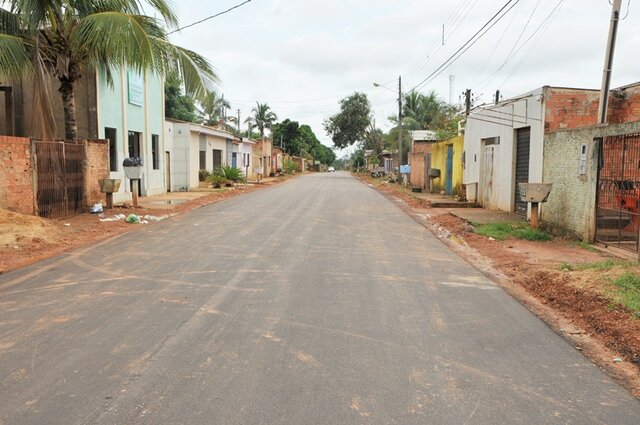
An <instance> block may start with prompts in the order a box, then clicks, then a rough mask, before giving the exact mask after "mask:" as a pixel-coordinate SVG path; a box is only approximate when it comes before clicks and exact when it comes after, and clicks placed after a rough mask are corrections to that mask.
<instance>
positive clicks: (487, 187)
mask: <svg viewBox="0 0 640 425" xmlns="http://www.w3.org/2000/svg"><path fill="white" fill-rule="evenodd" d="M493 154H494V146H493V145H491V146H485V147H484V165H483V172H482V206H483V207H485V208H489V207H491V197H492V196H493V156H494V155H493Z"/></svg>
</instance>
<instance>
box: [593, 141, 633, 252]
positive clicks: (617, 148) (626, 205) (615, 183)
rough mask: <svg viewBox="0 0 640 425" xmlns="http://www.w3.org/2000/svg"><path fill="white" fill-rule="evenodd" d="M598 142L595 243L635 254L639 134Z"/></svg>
mask: <svg viewBox="0 0 640 425" xmlns="http://www.w3.org/2000/svg"><path fill="white" fill-rule="evenodd" d="M598 142H599V146H600V149H599V151H600V152H599V154H600V155H599V166H598V191H597V195H596V196H597V198H596V240H598V241H600V242H603V243H606V244H608V245H615V246H617V247H619V248H623V249H626V250H629V251H634V252H637V251H638V231H639V229H640V208H639V207H640V167H639V164H640V134H628V135H621V136H613V137H606V138H605V139H604V140H602V139H600V140H598Z"/></svg>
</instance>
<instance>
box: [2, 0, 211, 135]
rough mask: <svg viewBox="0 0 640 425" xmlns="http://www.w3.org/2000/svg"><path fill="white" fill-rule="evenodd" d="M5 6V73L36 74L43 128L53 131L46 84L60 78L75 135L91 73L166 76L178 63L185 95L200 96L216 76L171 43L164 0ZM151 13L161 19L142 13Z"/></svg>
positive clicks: (171, 18) (21, 1)
mask: <svg viewBox="0 0 640 425" xmlns="http://www.w3.org/2000/svg"><path fill="white" fill-rule="evenodd" d="M3 4H4V5H8V7H7V8H6V9H1V10H0V73H1V74H3V75H4V76H6V77H9V78H16V79H17V78H21V77H24V76H33V77H35V82H36V92H37V94H38V99H37V102H36V105H37V106H38V108H40V111H39V112H40V115H41V116H42V117H43V119H42V120H43V123H45V124H48V125H46V126H45V133H48V134H53V133H54V130H53V128H52V127H53V120H51V119H50V118H51V117H52V116H53V114H52V112H51V111H52V109H51V104H50V99H49V97H48V96H47V91H46V90H44V87H45V86H46V85H47V83H48V80H49V78H51V77H54V78H56V79H57V80H58V81H59V83H60V87H59V89H58V92H59V93H60V96H61V97H62V103H63V107H64V121H65V137H66V138H67V139H71V140H75V139H77V132H78V130H77V124H76V105H75V88H76V83H77V81H78V80H79V79H80V78H81V77H82V75H83V74H84V73H85V72H87V71H96V70H102V71H103V72H105V73H106V75H107V80H108V81H109V82H112V72H113V71H114V70H115V69H118V68H121V67H123V66H128V67H130V68H132V69H134V70H137V71H139V72H145V71H150V72H153V73H157V74H159V75H165V74H166V73H167V72H168V71H169V70H170V69H177V70H178V71H179V74H180V75H181V76H182V77H183V80H184V84H185V88H186V92H187V95H189V96H193V97H196V98H197V97H201V96H202V95H204V93H205V91H206V89H207V88H211V87H212V86H213V83H214V82H215V80H216V76H215V74H214V72H213V69H212V68H211V66H210V64H209V63H208V61H207V60H206V59H204V58H203V57H202V56H199V55H198V54H196V53H194V52H192V51H190V50H187V49H183V48H181V47H178V46H175V45H173V44H171V43H170V42H169V38H168V34H167V32H168V30H169V29H172V28H176V27H177V26H178V20H177V17H176V14H175V13H174V11H173V10H172V9H171V7H170V6H169V2H168V1H167V0H146V1H144V2H143V1H140V0H101V1H95V0H38V1H34V0H4V1H3ZM149 11H153V14H154V15H157V17H155V16H154V17H151V16H146V15H144V13H145V12H149Z"/></svg>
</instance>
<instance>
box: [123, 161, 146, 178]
mask: <svg viewBox="0 0 640 425" xmlns="http://www.w3.org/2000/svg"><path fill="white" fill-rule="evenodd" d="M122 167H123V168H124V174H125V176H127V178H128V179H131V180H137V179H140V178H141V177H142V160H141V159H140V158H136V157H133V158H125V159H124V161H122Z"/></svg>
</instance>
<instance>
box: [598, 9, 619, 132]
mask: <svg viewBox="0 0 640 425" xmlns="http://www.w3.org/2000/svg"><path fill="white" fill-rule="evenodd" d="M621 6H622V0H613V5H612V7H611V23H610V24H609V40H608V41H607V52H606V53H605V56H604V70H603V71H602V87H601V89H600V105H599V107H598V123H599V124H606V123H607V107H608V106H609V88H610V85H611V71H612V68H613V53H614V51H615V47H616V36H617V34H618V23H619V22H620V8H621Z"/></svg>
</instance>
